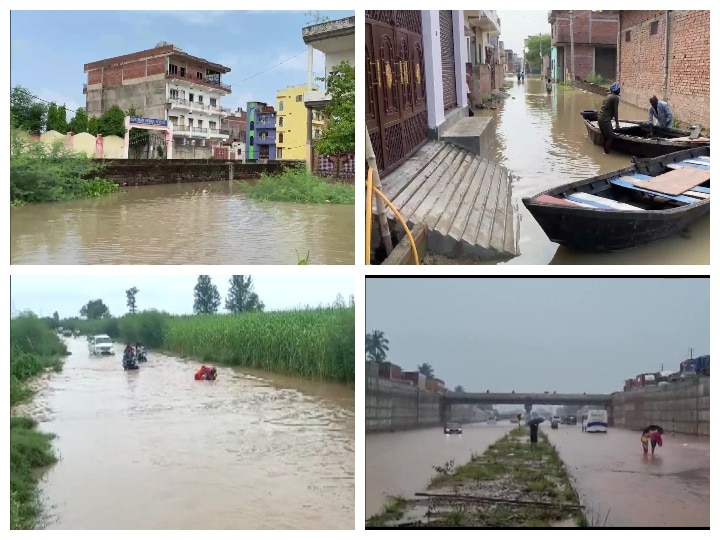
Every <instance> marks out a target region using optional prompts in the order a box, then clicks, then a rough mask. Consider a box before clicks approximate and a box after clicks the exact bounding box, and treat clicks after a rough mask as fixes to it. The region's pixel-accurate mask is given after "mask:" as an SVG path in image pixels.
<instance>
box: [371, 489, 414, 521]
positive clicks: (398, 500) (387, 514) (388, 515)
mask: <svg viewBox="0 0 720 540" xmlns="http://www.w3.org/2000/svg"><path fill="white" fill-rule="evenodd" d="M407 506H408V500H407V499H405V498H403V497H399V496H397V495H391V496H389V497H387V498H386V499H385V504H384V505H383V509H382V511H381V512H380V513H379V514H377V515H375V516H373V517H371V518H370V519H368V520H367V522H366V525H367V526H368V527H378V526H382V525H383V524H385V523H387V522H389V521H395V520H398V519H400V518H402V516H403V514H404V513H405V510H406V509H407Z"/></svg>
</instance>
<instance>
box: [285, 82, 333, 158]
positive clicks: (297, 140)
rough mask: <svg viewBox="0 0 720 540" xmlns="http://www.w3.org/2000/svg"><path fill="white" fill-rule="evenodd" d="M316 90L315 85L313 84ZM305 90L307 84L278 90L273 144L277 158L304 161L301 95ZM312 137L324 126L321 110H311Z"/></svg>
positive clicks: (305, 147)
mask: <svg viewBox="0 0 720 540" xmlns="http://www.w3.org/2000/svg"><path fill="white" fill-rule="evenodd" d="M312 89H313V90H317V89H318V88H317V86H313V88H312ZM305 92H307V84H301V85H298V86H288V87H287V88H283V89H282V90H278V93H277V97H276V100H275V110H276V111H277V124H276V132H277V136H276V138H275V146H276V148H277V159H297V160H301V161H305V157H306V155H307V153H306V149H307V109H306V108H305V103H304V102H303V96H304V95H305ZM312 126H313V139H316V138H317V137H318V136H319V135H320V133H321V132H322V130H323V127H324V126H325V119H324V117H323V115H322V113H321V112H318V111H313V117H312Z"/></svg>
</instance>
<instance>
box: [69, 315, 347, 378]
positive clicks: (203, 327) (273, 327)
mask: <svg viewBox="0 0 720 540" xmlns="http://www.w3.org/2000/svg"><path fill="white" fill-rule="evenodd" d="M60 325H61V326H63V327H65V328H77V329H79V330H80V332H82V333H83V334H88V335H90V334H100V333H102V334H108V335H110V336H111V337H114V338H117V339H119V340H121V341H122V342H126V343H130V342H135V341H140V342H141V343H144V344H145V345H147V346H148V347H151V348H157V349H162V350H166V351H169V352H172V353H175V354H178V355H181V356H186V357H193V358H199V359H201V360H202V361H203V362H206V363H212V364H227V365H232V366H243V367H251V368H257V369H264V370H267V371H272V372H276V373H284V374H288V375H298V376H302V377H308V378H315V379H322V380H328V381H338V382H344V383H353V382H354V380H355V362H354V355H355V309H354V307H352V306H351V307H329V308H315V309H312V308H308V309H298V310H294V311H274V312H267V313H263V312H259V311H252V312H248V313H240V314H237V315H232V314H227V315H185V316H175V315H169V314H167V313H162V312H158V311H143V312H139V313H137V314H135V315H125V316H123V317H120V318H115V317H107V318H103V319H95V320H82V319H69V320H63V321H60Z"/></svg>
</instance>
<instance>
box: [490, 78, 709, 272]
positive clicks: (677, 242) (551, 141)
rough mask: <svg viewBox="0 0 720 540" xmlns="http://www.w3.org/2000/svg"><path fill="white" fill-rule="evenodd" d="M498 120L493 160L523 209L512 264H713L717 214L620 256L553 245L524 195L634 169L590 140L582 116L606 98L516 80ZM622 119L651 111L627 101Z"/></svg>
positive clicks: (500, 106) (534, 80)
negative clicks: (712, 233) (508, 174)
mask: <svg viewBox="0 0 720 540" xmlns="http://www.w3.org/2000/svg"><path fill="white" fill-rule="evenodd" d="M507 81H508V82H510V81H513V87H512V88H511V89H510V90H508V92H509V94H510V96H511V97H510V98H508V99H506V100H502V103H500V104H498V109H497V110H496V111H477V112H476V114H477V115H478V116H480V115H485V116H490V115H491V116H493V117H494V118H495V120H496V127H497V134H496V135H497V136H496V140H495V144H494V147H493V149H492V150H491V151H490V152H489V153H488V157H489V159H493V160H496V161H498V162H500V163H502V164H503V165H504V166H505V167H507V168H508V169H509V171H510V172H511V174H512V175H513V177H514V183H513V200H514V201H515V202H516V204H517V205H518V209H519V211H520V219H521V222H520V235H519V238H520V252H521V255H520V256H519V257H516V258H515V259H513V260H511V261H509V263H508V264H710V216H709V215H707V216H705V217H704V218H703V219H701V220H700V221H699V222H697V223H696V224H694V225H693V226H692V227H691V228H690V229H689V230H688V231H686V232H685V233H683V234H682V236H675V237H671V238H667V239H665V240H660V241H658V242H654V243H652V244H649V245H646V246H642V247H638V248H633V249H630V250H626V251H623V252H617V253H583V252H576V251H573V250H570V249H567V248H560V246H558V244H554V243H552V242H550V240H548V238H547V236H546V235H545V233H544V232H543V231H542V229H541V228H540V226H539V225H538V224H537V222H536V221H535V220H534V219H533V217H532V216H531V215H530V213H529V212H528V211H527V209H526V208H525V206H524V205H523V204H522V198H523V197H528V196H532V195H535V194H537V193H539V192H541V191H543V190H545V189H549V188H551V187H555V186H558V185H562V184H566V183H568V182H571V181H576V180H581V179H584V178H589V177H591V176H594V175H597V174H602V173H605V172H609V171H613V170H616V169H620V168H622V167H627V166H629V165H630V164H631V163H630V156H626V155H622V154H610V155H605V154H604V153H603V149H602V148H601V147H599V146H595V145H593V144H592V142H590V140H589V139H588V138H587V132H586V130H585V126H584V124H583V121H582V117H581V116H580V111H582V110H585V109H597V110H599V109H600V107H601V105H602V101H603V96H600V95H598V94H593V93H590V92H584V91H582V90H579V89H578V90H574V89H572V88H570V87H564V86H559V85H553V92H552V94H551V95H550V96H548V95H547V93H546V91H545V83H544V82H543V80H542V79H540V78H538V77H534V78H529V79H527V80H526V81H525V83H524V84H518V83H517V81H516V80H515V79H507ZM620 118H621V119H624V120H645V121H647V111H646V110H644V109H639V108H637V107H634V106H632V105H629V104H626V103H622V102H621V103H620Z"/></svg>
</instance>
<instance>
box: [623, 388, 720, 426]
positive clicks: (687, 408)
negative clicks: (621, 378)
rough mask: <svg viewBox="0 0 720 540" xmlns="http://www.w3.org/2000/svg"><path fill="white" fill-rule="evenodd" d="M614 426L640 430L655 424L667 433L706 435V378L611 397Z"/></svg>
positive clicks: (707, 393)
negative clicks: (672, 431) (673, 430)
mask: <svg viewBox="0 0 720 540" xmlns="http://www.w3.org/2000/svg"><path fill="white" fill-rule="evenodd" d="M613 416H614V420H615V425H616V426H619V427H625V428H627V429H642V428H644V427H645V426H647V425H648V424H658V425H660V426H662V427H663V428H664V429H665V430H666V431H667V432H668V433H669V432H670V431H671V430H672V426H673V424H674V425H675V431H676V432H677V433H684V434H688V435H707V436H709V435H710V377H697V378H693V379H689V380H685V381H679V382H676V383H672V384H671V385H669V386H661V387H649V388H643V389H639V390H632V391H630V392H618V393H616V394H613Z"/></svg>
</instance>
